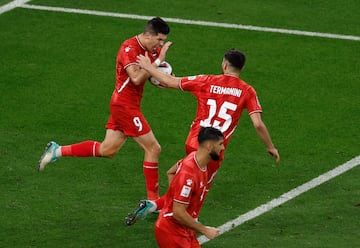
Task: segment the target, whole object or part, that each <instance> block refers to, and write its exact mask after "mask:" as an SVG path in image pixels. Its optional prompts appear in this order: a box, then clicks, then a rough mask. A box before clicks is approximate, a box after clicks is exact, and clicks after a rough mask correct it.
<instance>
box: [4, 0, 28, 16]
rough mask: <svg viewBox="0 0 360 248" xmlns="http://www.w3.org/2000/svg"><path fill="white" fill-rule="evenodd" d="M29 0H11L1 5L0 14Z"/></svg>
mask: <svg viewBox="0 0 360 248" xmlns="http://www.w3.org/2000/svg"><path fill="white" fill-rule="evenodd" d="M30 1H31V0H15V1H12V2H10V3H8V4H5V5H3V6H1V7H0V15H1V14H2V13H5V12H7V11H10V10H12V9H14V8H17V7H20V6H21V5H23V4H25V3H27V2H30Z"/></svg>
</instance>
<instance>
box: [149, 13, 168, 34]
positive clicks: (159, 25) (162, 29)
mask: <svg viewBox="0 0 360 248" xmlns="http://www.w3.org/2000/svg"><path fill="white" fill-rule="evenodd" d="M145 32H150V33H151V34H152V35H158V34H159V33H160V34H165V35H167V34H168V33H170V27H169V25H168V24H167V23H166V22H165V21H164V20H163V19H161V18H160V17H154V18H153V19H151V20H149V21H148V22H147V24H146V26H145V28H144V33H145Z"/></svg>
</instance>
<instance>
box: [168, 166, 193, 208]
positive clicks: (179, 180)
mask: <svg viewBox="0 0 360 248" xmlns="http://www.w3.org/2000/svg"><path fill="white" fill-rule="evenodd" d="M174 180H175V181H174V199H173V200H174V201H176V202H179V203H182V204H190V199H191V196H192V193H193V191H194V189H195V186H196V185H195V180H194V176H193V175H191V174H190V173H179V175H178V177H176V178H174Z"/></svg>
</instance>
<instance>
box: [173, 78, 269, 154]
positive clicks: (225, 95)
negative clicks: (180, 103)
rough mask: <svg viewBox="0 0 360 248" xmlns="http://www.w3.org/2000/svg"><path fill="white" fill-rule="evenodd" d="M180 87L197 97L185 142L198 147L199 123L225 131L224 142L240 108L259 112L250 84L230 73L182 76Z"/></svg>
mask: <svg viewBox="0 0 360 248" xmlns="http://www.w3.org/2000/svg"><path fill="white" fill-rule="evenodd" d="M179 86H180V88H181V90H183V91H189V92H191V93H192V94H193V95H194V96H195V97H196V99H197V102H198V104H197V106H198V107H197V112H196V118H195V120H194V121H193V123H192V125H191V129H190V132H189V135H188V137H187V140H186V145H187V146H190V147H193V148H197V147H198V144H197V143H198V142H197V136H198V134H199V131H200V128H201V127H209V126H212V127H215V128H218V129H219V130H220V131H221V132H222V133H223V134H224V138H225V140H224V145H225V146H226V145H227V143H228V142H229V139H230V137H231V135H232V134H233V132H234V131H235V129H236V126H237V124H238V122H239V119H240V116H241V114H242V112H243V110H244V109H245V108H246V109H247V111H248V113H249V114H252V113H254V112H262V109H261V106H260V103H259V101H258V98H257V95H256V92H255V90H254V88H253V87H251V86H250V85H248V84H247V83H246V82H244V81H242V80H241V79H240V78H238V77H235V76H231V75H199V76H192V77H184V78H182V79H181V82H180V85H179Z"/></svg>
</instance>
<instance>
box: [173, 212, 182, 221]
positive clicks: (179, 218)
mask: <svg viewBox="0 0 360 248" xmlns="http://www.w3.org/2000/svg"><path fill="white" fill-rule="evenodd" d="M173 217H174V219H175V220H177V221H179V222H180V223H182V219H183V218H182V212H181V210H179V209H173Z"/></svg>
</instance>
